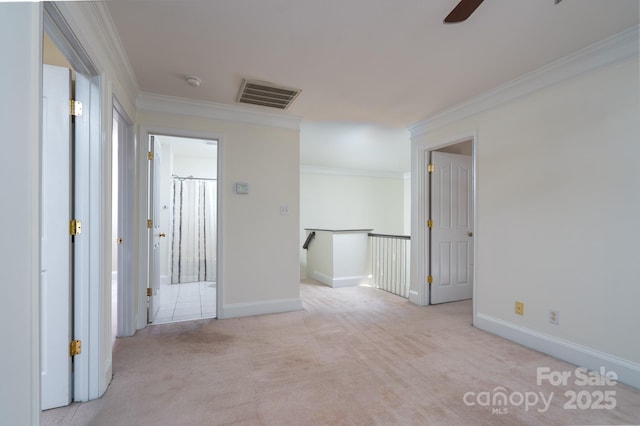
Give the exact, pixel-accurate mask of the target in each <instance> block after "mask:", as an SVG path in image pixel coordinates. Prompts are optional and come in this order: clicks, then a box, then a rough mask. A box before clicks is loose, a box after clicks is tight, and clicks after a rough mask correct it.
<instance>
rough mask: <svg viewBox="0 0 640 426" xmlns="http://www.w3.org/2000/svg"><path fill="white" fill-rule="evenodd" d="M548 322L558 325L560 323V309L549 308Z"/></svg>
mask: <svg viewBox="0 0 640 426" xmlns="http://www.w3.org/2000/svg"><path fill="white" fill-rule="evenodd" d="M549 322H550V323H551V324H555V325H558V324H560V311H556V310H554V309H550V310H549Z"/></svg>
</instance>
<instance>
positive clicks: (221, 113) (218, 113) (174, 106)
mask: <svg viewBox="0 0 640 426" xmlns="http://www.w3.org/2000/svg"><path fill="white" fill-rule="evenodd" d="M136 105H137V107H138V109H139V110H143V111H150V112H160V113H168V114H178V115H184V116H189V117H201V118H209V119H214V120H224V121H234V122H238V123H247V124H257V125H261V126H269V127H280V128H285V129H292V130H300V122H301V121H302V117H298V116H294V115H289V114H278V113H272V112H266V111H256V110H251V109H248V108H243V107H238V106H233V105H226V104H218V103H214V102H206V101H199V100H194V99H186V98H179V97H175V96H166V95H157V94H153V93H146V92H142V93H140V94H139V95H138V99H137V100H136Z"/></svg>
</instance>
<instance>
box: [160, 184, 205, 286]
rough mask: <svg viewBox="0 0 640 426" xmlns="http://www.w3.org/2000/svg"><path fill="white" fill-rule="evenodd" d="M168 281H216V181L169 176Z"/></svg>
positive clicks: (177, 282)
mask: <svg viewBox="0 0 640 426" xmlns="http://www.w3.org/2000/svg"><path fill="white" fill-rule="evenodd" d="M172 200H173V203H172V204H173V211H172V215H171V216H172V217H171V222H172V230H171V240H172V244H171V284H181V283H189V282H200V281H215V280H216V181H214V180H203V179H193V178H189V179H184V178H173V185H172Z"/></svg>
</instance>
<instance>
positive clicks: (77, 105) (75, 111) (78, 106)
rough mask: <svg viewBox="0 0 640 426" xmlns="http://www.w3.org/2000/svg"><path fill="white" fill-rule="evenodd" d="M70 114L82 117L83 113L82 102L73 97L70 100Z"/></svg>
mask: <svg viewBox="0 0 640 426" xmlns="http://www.w3.org/2000/svg"><path fill="white" fill-rule="evenodd" d="M69 114H70V115H73V116H74V117H80V116H81V115H82V102H80V101H75V100H73V99H71V100H70V101H69Z"/></svg>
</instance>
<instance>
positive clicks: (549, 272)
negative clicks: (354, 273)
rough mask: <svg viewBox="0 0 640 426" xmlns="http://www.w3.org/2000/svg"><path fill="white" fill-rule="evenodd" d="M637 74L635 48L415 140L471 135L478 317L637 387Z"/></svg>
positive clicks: (437, 141) (639, 151)
mask: <svg viewBox="0 0 640 426" xmlns="http://www.w3.org/2000/svg"><path fill="white" fill-rule="evenodd" d="M639 71H640V70H639V66H638V57H637V51H636V56H635V57H633V58H632V59H627V60H625V61H622V62H617V63H614V64H613V65H609V66H605V67H601V68H599V69H596V70H595V71H590V72H587V73H584V74H582V75H579V76H577V77H574V78H572V79H569V80H565V81H562V82H560V83H557V84H555V85H553V86H550V87H547V88H544V89H542V90H538V91H536V92H534V93H533V94H530V95H528V96H525V97H522V98H519V99H517V100H514V101H511V102H509V103H508V104H505V105H503V106H500V107H496V108H494V109H491V110H489V111H486V112H483V113H479V114H477V115H475V116H472V117H470V118H466V119H462V120H458V121H457V122H455V123H453V124H450V125H447V126H445V127H441V128H438V129H436V130H433V131H430V132H427V133H425V134H422V135H419V136H416V137H414V144H416V145H420V146H424V147H428V146H437V145H439V144H441V143H443V142H446V141H449V140H455V139H456V138H457V137H458V136H459V135H461V134H470V133H473V132H476V134H477V140H476V142H477V147H476V149H477V175H476V178H477V227H476V230H475V235H476V250H477V252H476V253H477V254H476V277H475V278H476V284H475V309H476V317H475V324H476V325H478V326H480V327H481V328H485V329H487V330H490V331H493V332H496V333H499V334H502V335H505V336H507V337H509V338H513V339H514V340H516V341H521V342H523V343H525V344H529V345H531V346H533V347H536V348H538V349H540V350H543V351H547V352H548V353H552V354H554V355H555V356H560V357H565V359H569V360H570V361H571V362H575V363H583V362H584V363H587V364H588V363H589V362H592V363H593V364H595V365H587V366H588V367H590V368H598V364H597V363H600V362H602V364H600V365H605V363H607V364H608V365H612V366H613V368H614V370H615V369H620V370H619V371H618V373H619V374H620V373H623V372H624V373H625V375H626V376H625V377H626V378H625V379H624V380H625V381H627V382H629V383H635V385H636V386H638V385H639V383H640V339H638V338H637V337H636V335H635V334H634V333H636V331H637V329H638V325H639V324H640V310H639V309H638V308H637V303H638V301H639V300H640V286H639V285H638V280H639V279H640V278H639V277H640V262H638V248H637V241H638V240H640V227H638V226H636V223H637V220H638V217H640V193H639V189H638V188H639V186H638V182H640V167H638V166H637V162H638V161H637V159H638V158H640V143H638V137H639V135H640V119H639V117H640V101H639V93H640V90H639V89H640V87H639V86H640V84H639V79H638V75H639ZM416 208H418V207H416ZM516 300H518V301H522V302H524V304H525V315H524V316H518V315H516V314H515V313H514V302H515V301H516ZM550 309H555V310H559V311H560V324H559V325H553V324H550V323H549V319H548V318H549V310H550ZM630 333H631V334H630ZM568 353H570V354H569V355H567V354H568ZM582 365H584V364H582Z"/></svg>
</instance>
